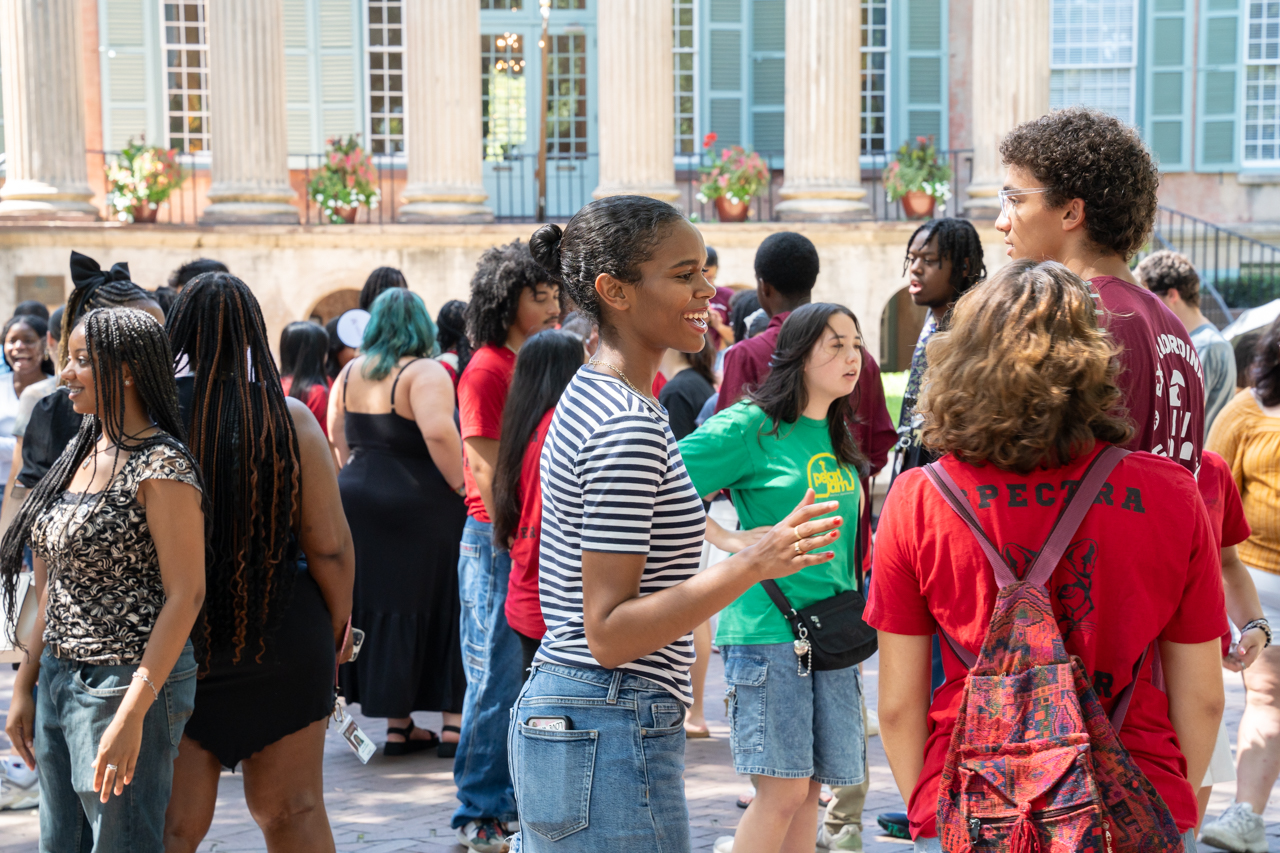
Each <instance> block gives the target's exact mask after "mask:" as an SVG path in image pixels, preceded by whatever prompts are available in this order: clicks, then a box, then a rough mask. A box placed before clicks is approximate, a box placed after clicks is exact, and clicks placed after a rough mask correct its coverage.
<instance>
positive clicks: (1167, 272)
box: [1133, 249, 1200, 308]
mask: <svg viewBox="0 0 1280 853" xmlns="http://www.w3.org/2000/svg"><path fill="white" fill-rule="evenodd" d="M1133 274H1134V275H1135V276H1137V277H1138V281H1139V282H1141V283H1142V285H1143V286H1144V287H1145V288H1146V289H1147V290H1150V291H1151V292H1152V293H1155V294H1157V295H1160V296H1163V295H1164V294H1166V293H1168V292H1169V291H1170V290H1176V291H1178V295H1179V296H1181V297H1182V301H1183V302H1185V303H1187V304H1188V305H1190V306H1191V307H1192V308H1197V307H1199V305H1200V274H1199V273H1197V272H1196V268H1195V266H1193V265H1192V263H1191V259H1190V258H1188V257H1187V256H1186V255H1183V254H1179V253H1178V252H1171V251H1169V250H1168V249H1162V250H1161V251H1159V252H1152V253H1151V254H1150V255H1147V256H1146V257H1145V258H1143V259H1142V263H1140V264H1138V267H1137V269H1135V270H1134V271H1133Z"/></svg>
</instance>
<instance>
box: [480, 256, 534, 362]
mask: <svg viewBox="0 0 1280 853" xmlns="http://www.w3.org/2000/svg"><path fill="white" fill-rule="evenodd" d="M532 248H533V244H532V242H530V243H521V242H520V241H519V240H513V241H512V242H510V243H508V244H507V245H505V246H494V247H493V248H491V249H487V250H486V251H485V253H484V254H483V255H481V256H480V262H479V263H478V264H476V274H475V275H473V276H472V277H471V301H470V302H468V303H467V335H468V336H470V338H471V343H472V344H474V345H475V346H477V347H482V346H484V345H485V344H493V345H494V346H496V347H500V346H502V345H503V344H505V343H506V342H507V330H508V329H510V328H511V324H512V323H514V322H515V319H516V311H517V310H518V309H519V307H520V294H521V293H523V292H524V291H525V290H534V289H536V288H537V287H538V285H540V284H546V283H547V280H548V278H549V277H548V275H547V271H546V269H544V268H543V267H542V266H540V265H539V264H538V262H537V261H535V260H534V259H533V258H534V256H533V255H532V254H531V253H530V249H532Z"/></svg>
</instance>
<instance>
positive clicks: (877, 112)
mask: <svg viewBox="0 0 1280 853" xmlns="http://www.w3.org/2000/svg"><path fill="white" fill-rule="evenodd" d="M888 150H889V0H862V153H863V154H864V155H866V154H883V153H884V152H885V151H888Z"/></svg>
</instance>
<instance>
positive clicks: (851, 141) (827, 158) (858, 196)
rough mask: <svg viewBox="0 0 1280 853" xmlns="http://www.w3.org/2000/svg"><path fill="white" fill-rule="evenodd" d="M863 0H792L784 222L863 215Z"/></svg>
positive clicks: (780, 210) (780, 209)
mask: <svg viewBox="0 0 1280 853" xmlns="http://www.w3.org/2000/svg"><path fill="white" fill-rule="evenodd" d="M861 44H862V4H861V3H854V2H844V0H835V2H833V0H787V66H786V74H787V92H786V110H787V123H786V142H785V144H786V158H787V165H786V179H785V182H784V183H783V185H782V188H781V190H779V192H778V195H779V196H780V197H781V198H782V201H781V203H779V204H778V206H777V207H776V208H775V213H776V214H777V217H778V219H781V220H783V221H795V220H816V221H823V222H841V221H846V220H850V219H862V218H865V217H866V216H867V214H868V212H869V208H868V207H867V205H866V204H865V203H864V202H863V201H862V199H863V197H864V196H866V194H867V191H866V190H865V189H863V188H862V164H861V163H860V161H859V157H860V155H861V145H860V143H859V140H860V139H861V138H862V115H861V105H862V78H861V75H860V73H859V72H858V70H857V69H858V68H859V67H860V66H861V62H860V56H859V46H860V45H861Z"/></svg>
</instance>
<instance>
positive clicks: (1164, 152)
mask: <svg viewBox="0 0 1280 853" xmlns="http://www.w3.org/2000/svg"><path fill="white" fill-rule="evenodd" d="M1194 8H1195V4H1194V0H1154V2H1151V3H1148V4H1147V11H1146V45H1145V49H1144V50H1143V52H1142V53H1141V54H1139V59H1138V71H1139V77H1140V79H1142V81H1143V90H1144V92H1145V96H1144V103H1143V104H1142V106H1141V109H1142V127H1143V129H1144V131H1145V133H1144V135H1145V136H1146V140H1147V145H1149V146H1150V147H1151V152H1152V154H1154V155H1155V157H1156V161H1157V162H1158V163H1159V164H1160V170H1161V171H1162V172H1185V171H1187V170H1189V169H1190V168H1191V133H1192V121H1191V103H1192V97H1191V95H1192V91H1193V90H1192V88H1191V87H1192V85H1193V83H1194V81H1195V69H1194V66H1193V64H1192V63H1193V57H1194V55H1195V51H1194V50H1193V45H1192V42H1191V40H1192V37H1193V34H1194V33H1195V29H1196V28H1195V21H1194V20H1193V18H1192V12H1193V9H1194Z"/></svg>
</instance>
